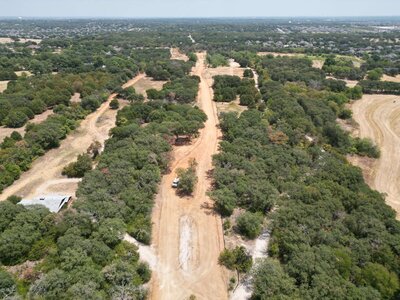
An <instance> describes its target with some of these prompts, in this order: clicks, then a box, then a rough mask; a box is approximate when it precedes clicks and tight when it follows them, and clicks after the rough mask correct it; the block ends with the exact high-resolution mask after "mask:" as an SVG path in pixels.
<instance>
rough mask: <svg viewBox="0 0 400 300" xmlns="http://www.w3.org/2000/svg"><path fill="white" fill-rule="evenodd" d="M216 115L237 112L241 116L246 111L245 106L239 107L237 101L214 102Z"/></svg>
mask: <svg viewBox="0 0 400 300" xmlns="http://www.w3.org/2000/svg"><path fill="white" fill-rule="evenodd" d="M216 106H217V111H218V115H219V114H221V113H228V112H237V113H238V114H241V113H242V112H244V111H245V110H247V106H241V105H239V100H235V101H232V102H216Z"/></svg>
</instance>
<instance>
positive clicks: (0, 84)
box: [0, 80, 10, 93]
mask: <svg viewBox="0 0 400 300" xmlns="http://www.w3.org/2000/svg"><path fill="white" fill-rule="evenodd" d="M9 82H10V81H9V80H4V81H0V93H2V92H4V91H5V90H6V89H7V85H8V83H9Z"/></svg>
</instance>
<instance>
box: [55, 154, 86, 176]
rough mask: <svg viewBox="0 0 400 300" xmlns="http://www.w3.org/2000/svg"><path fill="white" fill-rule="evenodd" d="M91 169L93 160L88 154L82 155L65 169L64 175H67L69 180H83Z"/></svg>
mask: <svg viewBox="0 0 400 300" xmlns="http://www.w3.org/2000/svg"><path fill="white" fill-rule="evenodd" d="M91 169H92V158H91V157H90V156H89V155H88V154H81V155H79V156H78V160H77V161H76V162H73V163H70V164H69V165H67V166H65V167H64V169H63V170H62V175H66V176H67V177H68V178H82V177H83V176H84V175H85V173H86V172H87V171H90V170H91Z"/></svg>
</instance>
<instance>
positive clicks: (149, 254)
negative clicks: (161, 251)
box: [124, 233, 157, 271]
mask: <svg viewBox="0 0 400 300" xmlns="http://www.w3.org/2000/svg"><path fill="white" fill-rule="evenodd" d="M124 240H125V241H127V242H129V243H131V244H134V245H135V246H136V247H138V252H139V255H140V260H142V261H144V262H147V263H148V264H149V267H150V269H151V270H152V271H154V270H155V269H156V266H157V257H156V255H155V251H154V249H153V248H152V247H150V246H146V245H144V244H142V243H139V242H138V241H137V240H136V239H135V238H133V237H132V236H130V235H129V234H127V233H126V234H125V236H124Z"/></svg>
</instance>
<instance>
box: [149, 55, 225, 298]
mask: <svg viewBox="0 0 400 300" xmlns="http://www.w3.org/2000/svg"><path fill="white" fill-rule="evenodd" d="M198 58H199V60H198V62H197V64H196V67H195V68H194V70H193V74H194V75H198V76H200V78H201V82H200V90H199V95H198V105H199V106H200V107H201V109H203V110H204V112H205V113H206V114H207V116H208V120H207V122H206V123H205V128H204V129H202V130H201V134H200V137H199V138H198V139H196V140H195V141H193V142H192V143H191V144H189V145H185V146H180V147H175V148H174V150H173V153H172V155H173V162H172V165H171V170H172V172H171V173H170V174H168V175H165V176H164V177H163V179H162V183H161V186H160V188H159V193H158V195H157V197H156V203H155V207H154V210H153V217H152V221H153V224H154V225H153V245H154V248H155V249H156V252H157V256H158V266H157V270H156V272H154V273H153V279H152V283H151V299H168V300H169V299H171V300H172V299H173V300H175V299H188V298H189V296H190V295H195V296H196V299H222V300H224V299H227V298H228V295H227V290H226V274H225V272H224V270H223V269H222V268H221V267H220V266H219V265H218V256H219V254H220V252H221V251H222V249H223V248H224V241H223V232H222V224H221V219H220V217H219V216H218V215H216V214H215V213H214V212H213V209H212V206H213V202H212V200H211V199H210V198H209V197H208V196H207V194H206V192H207V190H208V189H209V188H210V184H211V180H210V179H209V178H208V176H207V172H208V171H209V170H210V169H211V168H212V155H213V154H215V153H216V152H217V150H218V141H219V138H220V136H221V133H220V132H219V130H218V129H217V124H218V117H217V113H216V107H215V104H214V102H213V101H212V98H213V95H212V94H213V93H212V89H211V86H210V82H209V80H207V78H210V77H209V75H208V76H206V73H207V69H206V67H205V58H206V54H205V53H199V54H198ZM192 158H195V159H196V161H197V163H198V167H197V175H198V179H199V180H198V183H197V185H196V189H195V191H194V193H193V197H185V198H181V197H179V196H177V194H176V191H175V190H174V189H173V188H171V182H172V180H173V178H174V177H175V172H176V169H177V168H180V167H186V166H187V165H188V163H189V160H190V159H192Z"/></svg>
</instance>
